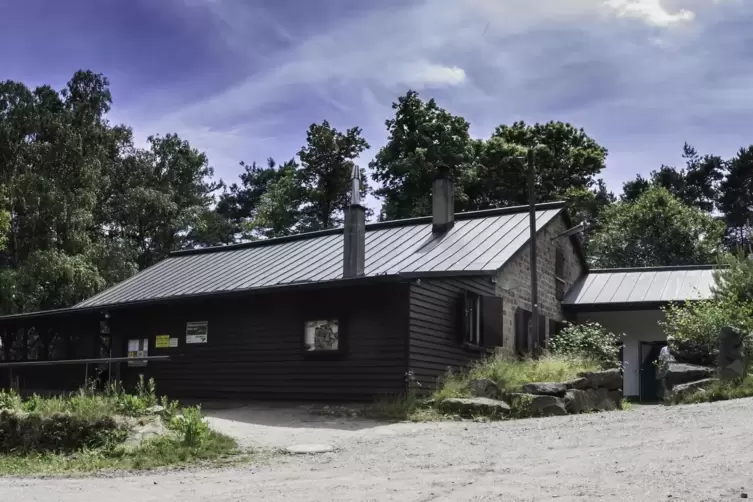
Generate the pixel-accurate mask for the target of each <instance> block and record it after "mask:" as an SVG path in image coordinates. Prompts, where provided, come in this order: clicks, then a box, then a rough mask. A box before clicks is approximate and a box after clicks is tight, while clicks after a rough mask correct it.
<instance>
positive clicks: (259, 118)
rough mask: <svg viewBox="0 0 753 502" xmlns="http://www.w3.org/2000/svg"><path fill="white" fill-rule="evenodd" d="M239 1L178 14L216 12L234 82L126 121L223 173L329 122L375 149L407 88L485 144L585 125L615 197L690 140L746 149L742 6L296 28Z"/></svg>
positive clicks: (430, 0)
mask: <svg viewBox="0 0 753 502" xmlns="http://www.w3.org/2000/svg"><path fill="white" fill-rule="evenodd" d="M244 4H245V2H244V3H241V2H233V1H231V0H211V1H210V0H204V1H203V2H199V0H191V3H189V4H186V3H185V2H181V3H177V4H173V6H172V8H173V9H177V10H180V11H181V12H182V15H184V16H185V15H187V14H186V12H189V11H190V12H191V13H192V15H195V16H199V15H203V16H206V15H207V14H209V15H210V19H211V20H212V23H211V24H210V26H209V28H208V29H212V30H216V31H217V33H216V35H217V37H220V38H221V39H222V40H223V41H224V42H225V43H226V46H227V50H228V51H231V52H232V54H233V58H234V60H235V61H236V67H237V68H239V70H238V71H239V76H238V78H236V79H235V81H234V82H233V83H231V84H230V85H227V86H225V87H223V88H221V89H217V90H216V91H215V92H210V93H207V94H205V95H204V96H203V97H202V98H200V99H195V100H192V101H191V102H190V103H187V104H185V105H183V106H180V107H178V108H171V109H165V110H158V109H155V108H151V109H150V113H149V114H139V116H133V117H127V118H128V119H129V121H130V122H136V123H137V124H138V129H139V130H144V131H148V132H155V131H177V132H179V133H181V134H182V135H184V136H185V137H186V138H187V139H189V140H191V141H192V143H194V144H195V145H196V146H198V147H200V148H202V149H206V150H207V151H208V153H209V155H210V158H212V159H213V161H214V163H215V165H217V167H218V171H219V172H220V173H222V174H223V175H224V176H226V177H228V176H230V175H231V172H234V169H235V168H234V167H232V166H235V165H237V161H238V160H240V159H246V160H253V159H257V160H259V159H262V158H264V157H266V156H269V155H272V156H276V157H280V158H289V157H290V156H292V155H293V154H294V152H295V151H297V149H298V148H299V147H300V146H301V144H302V143H303V140H304V131H305V128H306V127H307V126H308V124H310V123H312V122H320V121H321V120H323V119H328V120H329V121H330V122H331V123H333V125H335V126H336V127H339V128H343V129H344V128H346V127H349V126H352V125H359V126H361V127H362V128H363V129H364V133H365V134H366V137H367V139H368V140H369V142H370V143H371V144H372V147H373V148H372V151H371V154H373V153H374V152H375V150H376V148H377V147H379V146H380V145H381V144H383V142H384V139H385V132H384V126H383V122H384V120H385V119H386V118H388V117H389V116H390V114H391V110H390V104H391V102H392V101H393V100H394V99H395V98H396V97H397V96H398V95H400V94H403V93H404V92H405V91H406V90H407V88H409V87H410V88H414V89H418V90H420V91H421V92H422V94H423V95H424V96H427V97H429V96H435V97H436V98H437V99H438V101H439V102H440V104H441V105H443V106H445V107H447V108H448V109H450V111H452V112H454V113H458V114H461V115H463V116H465V117H466V118H467V119H468V120H469V121H470V122H471V123H472V125H473V132H474V133H475V134H478V135H487V134H488V133H489V132H490V131H491V129H493V127H494V126H496V125H498V124H500V123H504V122H511V121H513V120H519V119H524V120H526V121H529V122H533V121H541V120H550V119H552V120H567V121H571V122H573V123H575V125H578V126H582V127H585V128H586V130H587V132H589V133H590V134H591V135H593V136H595V137H596V139H597V140H598V141H600V142H601V143H603V144H605V146H607V147H608V148H610V150H612V152H613V153H614V155H612V156H611V157H610V168H609V171H608V173H607V178H608V181H610V184H611V186H612V188H613V189H618V188H619V186H618V184H619V183H620V182H621V181H624V180H625V179H628V178H631V177H632V176H634V175H635V173H636V172H646V171H648V170H650V169H653V168H656V167H658V165H659V164H661V163H662V162H672V161H674V160H675V159H676V158H677V157H678V155H679V153H680V148H681V146H682V142H683V141H685V140H688V141H691V142H694V141H695V140H696V138H700V139H699V141H697V142H696V143H697V144H698V146H699V147H700V148H701V149H716V151H717V152H718V153H724V151H723V150H728V149H730V148H736V146H740V145H742V141H744V139H743V137H742V135H741V133H740V131H741V130H743V128H744V127H745V126H744V125H743V121H742V116H743V115H745V114H748V113H751V112H753V96H751V95H750V94H749V92H748V89H750V85H751V83H753V70H751V69H750V68H753V66H751V65H750V63H751V62H753V50H751V49H749V47H751V46H753V35H750V34H749V33H750V30H749V29H748V28H747V27H746V26H749V24H747V23H749V22H750V21H753V6H749V5H746V4H745V3H744V2H735V1H732V0H727V1H720V0H717V1H716V2H708V1H707V0H703V1H701V0H674V1H671V0H666V1H664V2H660V1H659V0H606V1H604V0H558V1H556V2H553V1H550V0H525V1H523V0H468V1H466V2H457V1H454V0H425V1H414V2H409V3H402V2H400V3H386V2H385V3H377V4H375V5H372V6H370V7H369V8H368V9H365V10H359V11H355V12H350V11H349V12H348V13H347V15H345V14H337V13H338V12H340V9H338V8H337V6H338V5H344V3H341V2H340V3H338V1H337V0H329V1H328V2H326V1H325V2H324V4H325V5H330V4H331V5H330V7H331V8H330V12H334V13H335V14H330V15H329V17H328V18H327V19H322V18H320V17H318V13H317V12H313V11H312V12H311V13H308V12H307V13H304V16H303V19H298V20H296V21H295V22H292V21H290V19H287V18H285V16H283V15H281V14H279V13H277V12H275V11H274V10H270V9H266V10H264V9H261V8H260V7H246V6H245V5H244ZM321 10H322V11H324V10H327V9H326V8H325V7H322V8H321ZM306 17H308V19H306ZM746 20H747V22H746ZM318 27H324V28H318ZM264 39H266V43H267V45H264V43H263V40H264ZM746 44H747V45H746ZM742 61H744V62H745V63H747V64H741V62H742ZM721 75H723V76H724V78H720V76H721ZM157 108H158V107H157ZM124 116H127V112H126V113H124ZM704 120H706V121H707V123H709V124H711V123H713V124H714V125H715V127H714V128H713V129H710V130H707V129H705V128H704V125H703V121H704ZM647 138H648V140H647ZM748 141H750V140H748ZM738 142H739V144H737V143H738ZM732 144H736V146H735V147H733V146H731V145H732ZM637 149H640V151H635V150H637ZM719 150H722V151H719ZM645 159H653V160H651V161H650V162H651V165H643V164H644V163H646V160H645ZM635 162H638V163H639V164H640V165H635V164H634V163H635ZM364 163H365V162H364ZM223 166H230V167H223Z"/></svg>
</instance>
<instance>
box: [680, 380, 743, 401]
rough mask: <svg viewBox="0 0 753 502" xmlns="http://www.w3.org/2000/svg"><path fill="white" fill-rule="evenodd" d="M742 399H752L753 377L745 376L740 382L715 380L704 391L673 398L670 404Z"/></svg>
mask: <svg viewBox="0 0 753 502" xmlns="http://www.w3.org/2000/svg"><path fill="white" fill-rule="evenodd" d="M744 397H753V375H748V376H746V377H745V379H744V380H743V381H741V382H740V381H737V382H724V381H720V380H716V381H714V382H711V384H710V385H709V386H708V387H706V389H705V390H698V391H695V392H693V393H691V394H686V395H682V396H680V397H676V398H673V399H672V400H671V404H694V403H711V402H714V401H728V400H730V399H742V398H744Z"/></svg>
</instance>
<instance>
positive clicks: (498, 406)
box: [439, 397, 510, 418]
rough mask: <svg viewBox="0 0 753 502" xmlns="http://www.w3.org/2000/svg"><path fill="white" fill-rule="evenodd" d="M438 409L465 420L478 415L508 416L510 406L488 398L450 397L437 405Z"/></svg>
mask: <svg viewBox="0 0 753 502" xmlns="http://www.w3.org/2000/svg"><path fill="white" fill-rule="evenodd" d="M439 409H440V410H442V411H444V412H447V413H456V414H458V415H460V416H462V417H466V418H472V417H474V416H478V415H484V416H493V417H503V416H507V415H509V414H510V405H508V404H507V403H506V402H504V401H500V400H498V399H489V398H488V397H472V398H462V397H450V398H447V399H444V400H442V402H440V403H439Z"/></svg>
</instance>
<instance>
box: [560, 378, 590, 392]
mask: <svg viewBox="0 0 753 502" xmlns="http://www.w3.org/2000/svg"><path fill="white" fill-rule="evenodd" d="M589 385H591V384H590V383H589V381H588V379H587V378H583V377H581V378H576V379H575V380H569V381H567V382H565V387H566V388H567V389H579V390H585V389H588V386H589Z"/></svg>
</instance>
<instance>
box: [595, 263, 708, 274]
mask: <svg viewBox="0 0 753 502" xmlns="http://www.w3.org/2000/svg"><path fill="white" fill-rule="evenodd" d="M715 268H722V267H721V266H720V265H667V266H658V267H621V268H592V269H590V270H589V271H588V273H589V274H604V273H607V274H608V273H621V272H622V273H625V272H672V271H674V270H713V269H715Z"/></svg>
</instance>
